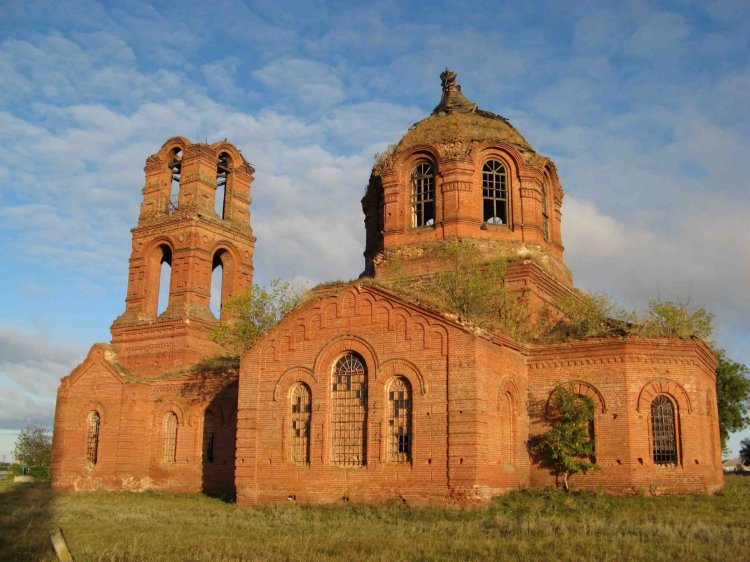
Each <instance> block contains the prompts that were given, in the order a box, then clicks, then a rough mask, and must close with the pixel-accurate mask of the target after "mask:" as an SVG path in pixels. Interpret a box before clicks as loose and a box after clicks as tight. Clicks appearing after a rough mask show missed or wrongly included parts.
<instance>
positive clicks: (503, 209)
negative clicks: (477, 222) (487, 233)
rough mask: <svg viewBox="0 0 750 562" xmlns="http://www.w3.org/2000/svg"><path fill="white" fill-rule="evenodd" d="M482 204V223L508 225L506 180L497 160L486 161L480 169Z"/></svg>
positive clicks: (500, 164)
mask: <svg viewBox="0 0 750 562" xmlns="http://www.w3.org/2000/svg"><path fill="white" fill-rule="evenodd" d="M482 204H483V216H482V220H483V221H484V222H487V223H490V224H508V188H507V180H506V173H505V166H504V165H503V163H502V162H500V161H499V160H494V159H493V160H487V162H485V163H484V166H483V167H482Z"/></svg>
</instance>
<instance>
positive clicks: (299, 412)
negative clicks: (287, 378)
mask: <svg viewBox="0 0 750 562" xmlns="http://www.w3.org/2000/svg"><path fill="white" fill-rule="evenodd" d="M311 416H312V400H311V399H310V389H309V388H307V385H306V384H304V383H299V384H297V385H295V386H294V388H293V389H292V417H291V421H292V426H291V430H292V441H291V443H292V446H291V459H292V462H293V463H295V464H309V463H310V417H311Z"/></svg>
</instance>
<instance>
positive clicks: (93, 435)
mask: <svg viewBox="0 0 750 562" xmlns="http://www.w3.org/2000/svg"><path fill="white" fill-rule="evenodd" d="M86 425H87V427H88V433H87V434H86V461H88V462H89V463H91V464H96V461H97V456H98V454H99V426H100V425H101V418H100V417H99V412H97V411H93V412H90V413H89V415H88V418H87V419H86Z"/></svg>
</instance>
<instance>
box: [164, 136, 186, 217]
mask: <svg viewBox="0 0 750 562" xmlns="http://www.w3.org/2000/svg"><path fill="white" fill-rule="evenodd" d="M168 167H169V174H170V176H171V178H172V179H171V188H170V191H169V203H168V207H167V211H168V212H170V213H173V212H175V211H176V210H177V207H178V199H179V194H180V173H181V172H182V150H181V149H180V148H179V147H178V148H173V149H172V152H171V154H170V158H169V164H168Z"/></svg>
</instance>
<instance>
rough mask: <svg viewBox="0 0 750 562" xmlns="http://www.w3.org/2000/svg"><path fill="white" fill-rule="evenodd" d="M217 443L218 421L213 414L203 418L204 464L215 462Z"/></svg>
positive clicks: (208, 413) (207, 414)
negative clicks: (215, 446)
mask: <svg viewBox="0 0 750 562" xmlns="http://www.w3.org/2000/svg"><path fill="white" fill-rule="evenodd" d="M215 443H216V421H215V419H214V415H213V413H211V412H206V413H205V415H204V416H203V462H207V463H208V462H214V445H215Z"/></svg>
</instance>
